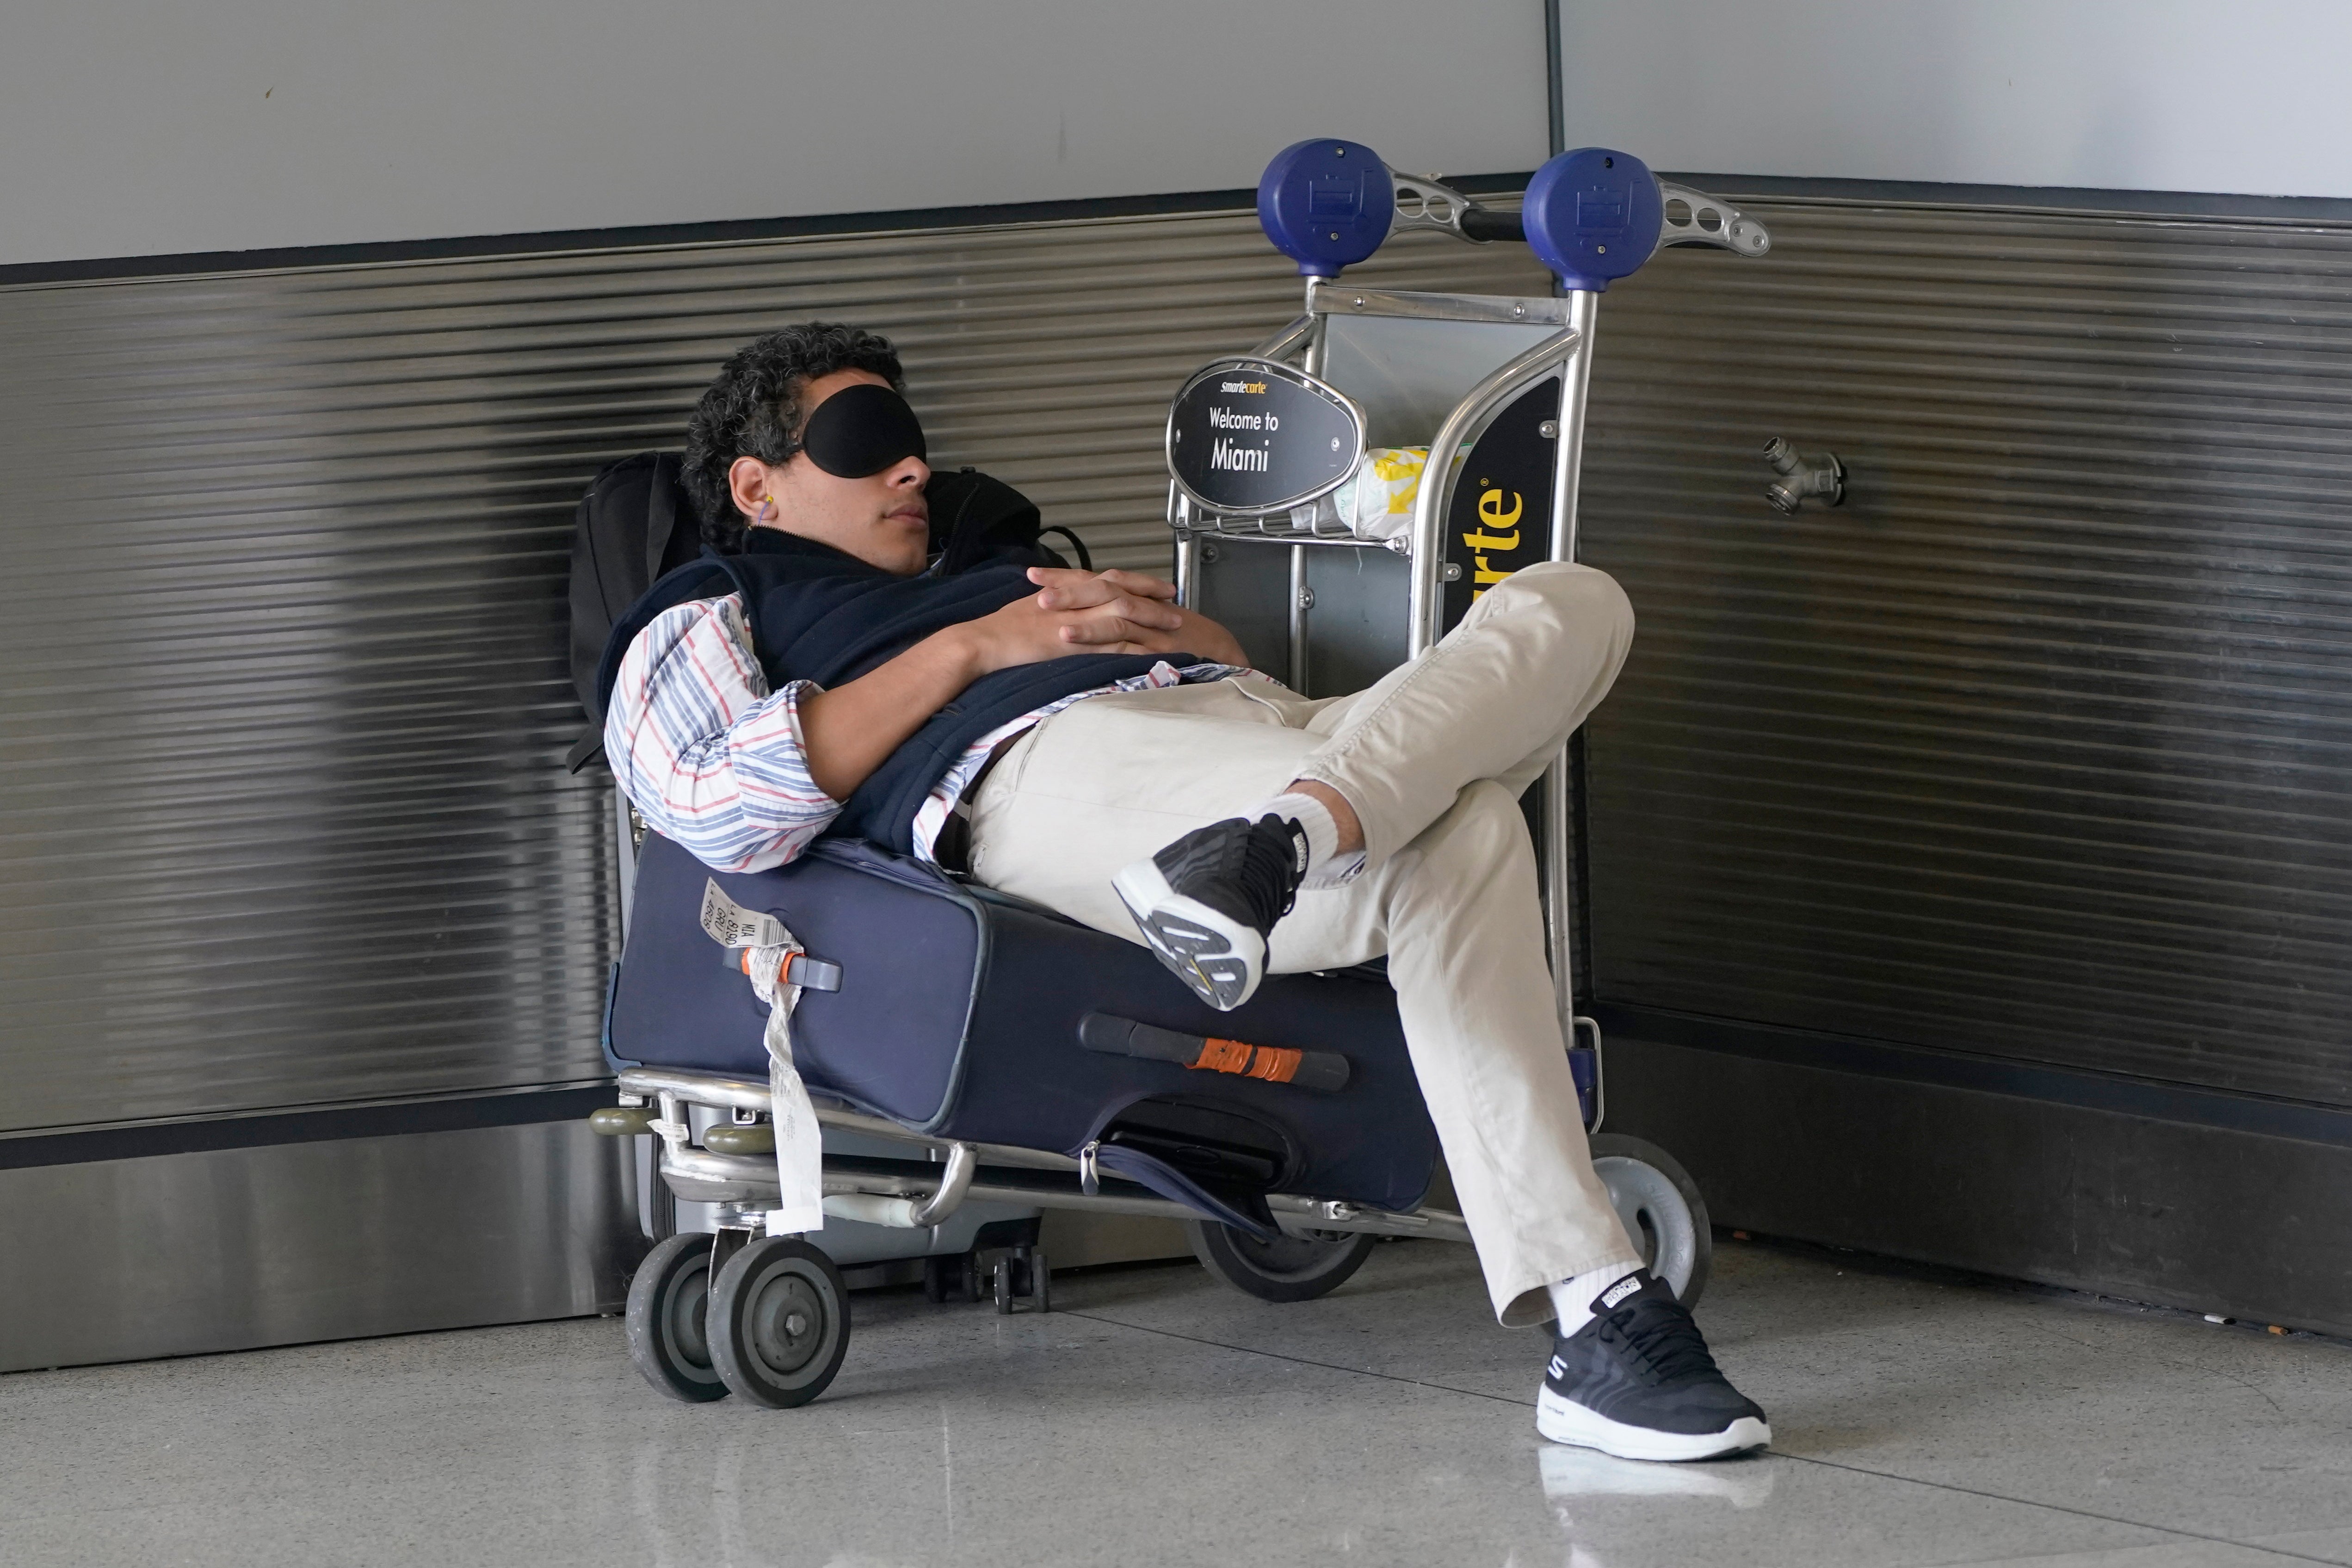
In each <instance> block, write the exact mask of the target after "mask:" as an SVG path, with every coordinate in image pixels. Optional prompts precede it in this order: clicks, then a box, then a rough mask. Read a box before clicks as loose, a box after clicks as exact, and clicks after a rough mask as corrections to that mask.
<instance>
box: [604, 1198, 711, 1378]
mask: <svg viewBox="0 0 2352 1568" xmlns="http://www.w3.org/2000/svg"><path fill="white" fill-rule="evenodd" d="M709 1299H710V1237H709V1236H708V1235H705V1234H702V1233H699V1232H694V1231H688V1232H686V1233H684V1234H682V1235H678V1236H673V1237H669V1238H668V1239H667V1240H665V1241H663V1242H662V1243H661V1244H660V1245H659V1246H657V1247H655V1248H654V1249H653V1250H652V1251H651V1252H648V1253H646V1260H645V1261H644V1262H643V1263H640V1264H638V1265H637V1272H636V1277H635V1279H631V1280H630V1281H629V1315H628V1318H627V1323H628V1335H629V1359H630V1360H631V1361H633V1362H635V1363H636V1366H637V1370H638V1371H639V1372H641V1373H645V1377H646V1382H647V1383H650V1384H653V1385H654V1386H655V1387H656V1388H658V1389H660V1390H661V1391H662V1392H663V1393H664V1394H668V1395H669V1396H670V1397H671V1398H672V1399H683V1400H685V1401H687V1402H688V1404H691V1405H701V1404H705V1403H707V1402H709V1401H710V1400H713V1399H724V1398H726V1397H727V1385H726V1384H724V1383H721V1382H720V1381H719V1373H718V1371H717V1369H716V1368H714V1367H712V1365H711V1364H710V1342H709V1338H708V1337H707V1336H706V1335H705V1334H704V1332H703V1314H704V1308H705V1306H706V1304H707V1303H708V1302H709Z"/></svg>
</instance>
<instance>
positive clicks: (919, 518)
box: [882, 506, 931, 528]
mask: <svg viewBox="0 0 2352 1568" xmlns="http://www.w3.org/2000/svg"><path fill="white" fill-rule="evenodd" d="M882 520H883V521H885V522H896V523H901V524H903V525H905V526H906V527H908V528H929V527H930V525H931V509H930V508H929V507H923V506H902V507H898V508H896V509H894V510H889V511H886V512H884V513H883V514H882Z"/></svg>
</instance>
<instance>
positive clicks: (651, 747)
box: [604, 594, 1242, 871]
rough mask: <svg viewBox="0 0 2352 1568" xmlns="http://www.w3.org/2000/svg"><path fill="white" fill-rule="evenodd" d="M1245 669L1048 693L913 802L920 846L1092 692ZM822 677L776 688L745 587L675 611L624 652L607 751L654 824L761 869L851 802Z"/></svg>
mask: <svg viewBox="0 0 2352 1568" xmlns="http://www.w3.org/2000/svg"><path fill="white" fill-rule="evenodd" d="M1241 673H1242V671H1241V670H1240V669H1239V668H1237V667H1235V666H1234V665H1229V664H1196V665H1192V666H1190V667H1188V668H1185V669H1182V670H1179V669H1177V668H1175V667H1174V666H1172V665H1169V664H1166V663H1161V664H1158V665H1155V666H1153V667H1152V668H1150V669H1149V670H1147V671H1146V672H1145V673H1143V674H1141V675H1139V676H1135V677H1133V678H1131V679H1127V680H1121V681H1116V682H1113V683H1112V684H1109V685H1107V686H1098V687H1097V688H1095V689H1093V690H1091V691H1080V692H1076V693H1074V694H1073V695H1071V696H1068V697H1065V698H1061V699H1060V700H1056V701H1054V702H1049V703H1047V704H1046V705H1045V707H1043V708H1039V709H1037V710H1034V711H1033V712H1029V713H1024V714H1023V715H1021V717H1019V718H1017V719H1014V720H1013V721H1010V722H1008V723H1005V724H1003V725H1000V726H998V727H997V728H996V729H995V730H993V731H990V732H989V733H987V734H985V735H982V737H981V738H980V739H979V740H977V741H974V742H972V743H971V747H970V748H969V749H967V750H966V751H965V752H964V753H963V755H962V756H961V757H960V758H958V759H957V761H956V763H955V765H954V766H953V767H951V768H950V769H949V770H948V771H947V773H946V774H945V776H943V777H942V778H941V779H940V782H939V783H938V784H936V785H934V786H933V787H932V789H931V792H930V795H929V798H928V799H927V800H925V801H924V803H923V805H922V807H921V809H920V810H919V811H918V812H917V813H916V814H915V833H914V838H915V853H916V854H917V855H919V856H920V857H921V858H924V859H926V860H929V859H932V858H934V847H935V846H936V845H937V844H938V842H939V837H940V828H941V827H943V826H946V824H947V819H948V816H949V815H950V813H952V812H953V811H954V810H955V807H956V803H957V802H958V801H960V800H961V799H962V798H963V792H964V791H965V790H966V789H967V788H969V787H970V786H971V781H972V779H973V778H974V777H975V776H977V775H978V773H980V770H981V769H982V767H983V766H985V765H986V764H987V762H988V758H989V754H990V753H991V752H993V751H995V750H996V748H997V747H999V746H1001V745H1003V743H1004V742H1006V741H1008V740H1011V739H1012V738H1013V736H1015V735H1018V734H1020V733H1021V732H1022V731H1024V730H1026V729H1028V728H1029V727H1030V726H1031V725H1033V724H1036V723H1038V722H1040V721H1043V720H1045V719H1049V718H1051V717H1052V716H1053V715H1055V714H1056V713H1058V712H1060V711H1061V710H1063V709H1065V708H1067V707H1068V706H1069V705H1070V704H1071V703H1073V702H1081V701H1084V700H1086V699H1087V698H1089V697H1100V696H1103V695H1104V694H1106V693H1108V692H1113V691H1141V690H1145V689H1150V688H1152V687H1157V686H1175V685H1178V684H1181V683H1183V682H1188V681H1197V680H1222V679H1225V678H1226V677H1227V676H1231V675H1238V674H1241ZM817 689H818V688H817V686H816V685H815V684H814V682H812V681H806V680H794V681H788V682H786V683H785V685H784V687H783V689H782V690H778V691H770V690H769V689H768V679H767V676H766V675H765V673H764V672H762V671H761V668H760V661H759V659H758V658H756V657H754V655H753V654H752V651H751V629H750V627H749V626H746V625H745V623H744V619H743V600H742V597H741V595H736V594H730V595H726V596H725V597H723V598H718V599H703V600H698V601H697V602H695V603H693V604H689V605H678V606H677V608H675V609H672V610H666V611H664V612H663V613H662V614H661V615H660V616H656V618H655V619H654V621H653V622H652V624H651V625H649V626H646V629H645V630H644V631H642V632H640V633H638V634H637V637H636V640H635V642H633V643H631V644H630V645H629V651H628V652H627V653H626V654H625V655H624V656H623V658H622V659H621V668H620V674H619V678H618V679H616V680H615V681H614V685H613V700H612V706H611V709H610V710H609V711H608V712H607V713H606V715H605V718H604V756H605V759H606V761H607V762H609V763H611V765H612V769H613V776H614V778H615V779H617V780H618V781H619V782H620V785H621V788H622V789H623V790H624V791H625V792H626V794H627V795H628V797H629V799H630V801H631V802H632V803H633V804H635V806H636V808H637V814H638V815H639V816H643V817H644V818H645V819H646V826H649V827H651V828H652V829H653V830H654V831H655V832H656V833H658V834H660V835H661V836H662V837H665V838H667V839H669V840H670V841H672V842H673V843H676V844H677V845H679V846H681V847H684V848H685V849H686V850H687V851H688V853H689V854H691V855H693V857H694V858H696V859H698V860H699V861H701V862H702V863H703V864H704V865H706V866H709V867H711V868H714V869H716V870H720V871H762V870H766V869H767V868H770V867H772V866H782V865H784V864H786V863H787V862H789V861H791V860H792V859H793V858H795V857H797V856H798V855H799V854H800V853H801V851H802V850H803V849H805V848H807V847H808V845H809V841H810V840H811V839H813V838H814V837H817V836H818V835H819V834H821V833H823V832H824V830H825V829H826V828H827V827H828V826H831V825H832V823H833V819H834V818H835V816H838V815H839V814H840V812H841V803H840V802H839V801H837V800H835V799H834V798H833V797H832V796H831V795H827V794H825V793H824V791H823V790H822V789H819V788H818V787H817V784H816V780H815V778H814V777H813V776H812V775H811V774H810V773H809V763H808V748H807V744H806V742H804V741H803V738H802V735H801V719H800V705H801V701H802V700H803V698H805V697H808V696H810V695H813V694H814V692H816V691H817Z"/></svg>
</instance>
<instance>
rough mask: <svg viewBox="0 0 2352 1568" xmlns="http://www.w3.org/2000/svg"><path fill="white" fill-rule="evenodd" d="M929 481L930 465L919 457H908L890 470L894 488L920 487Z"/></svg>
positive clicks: (891, 482) (891, 483)
mask: <svg viewBox="0 0 2352 1568" xmlns="http://www.w3.org/2000/svg"><path fill="white" fill-rule="evenodd" d="M930 482H931V466H930V465H929V463H926V462H925V461H923V459H922V458H907V459H906V460H905V461H904V462H902V463H900V464H899V465H898V467H897V468H893V469H891V470H890V485H891V488H892V489H917V490H919V489H922V488H923V487H924V486H925V485H928V484H929V483H930Z"/></svg>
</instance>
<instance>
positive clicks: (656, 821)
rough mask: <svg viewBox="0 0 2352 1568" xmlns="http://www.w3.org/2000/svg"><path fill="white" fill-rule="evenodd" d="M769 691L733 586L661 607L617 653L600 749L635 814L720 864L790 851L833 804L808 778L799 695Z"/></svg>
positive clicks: (743, 866) (836, 808) (826, 819)
mask: <svg viewBox="0 0 2352 1568" xmlns="http://www.w3.org/2000/svg"><path fill="white" fill-rule="evenodd" d="M816 689H817V688H816V687H815V686H814V684H813V683H811V682H809V681H805V680H796V681H792V682H788V683H787V684H786V685H785V686H784V688H783V689H782V690H780V691H775V692H770V691H769V689H768V682H767V678H766V676H765V675H764V674H763V673H761V668H760V661H759V660H758V659H757V658H754V657H753V655H752V651H751V634H750V632H749V631H748V630H747V629H746V627H745V626H744V624H743V603H742V600H741V599H740V597H739V596H738V595H732V594H730V595H727V596H726V597H725V598H720V599H705V600H701V601H698V602H697V603H695V604H691V605H678V606H677V608H676V609H673V610H667V611H664V612H663V613H662V614H661V615H660V616H658V617H656V619H655V620H654V622H653V623H652V624H651V625H649V626H646V629H645V630H644V631H642V632H640V633H638V634H637V638H636V640H635V642H633V643H631V644H630V645H629V651H628V652H627V654H626V655H625V656H624V657H623V658H622V660H621V668H620V674H619V678H618V679H616V680H615V681H614V685H613V700H612V707H611V709H610V710H609V711H608V712H607V713H606V715H605V718H604V755H605V758H606V760H607V761H608V762H609V763H611V764H612V769H613V776H614V778H615V779H617V780H619V781H620V785H621V787H622V788H623V789H624V790H625V791H627V792H628V796H629V799H630V800H631V801H632V802H634V803H635V805H636V808H637V812H638V815H640V816H643V817H644V818H645V819H646V826H649V827H651V828H652V829H653V830H654V831H655V832H656V833H658V834H660V835H661V836H662V837H665V838H667V839H669V840H671V841H672V842H674V843H676V844H677V845H679V846H681V847H684V848H685V849H686V850H687V851H688V853H690V854H692V855H693V856H694V858H696V859H698V860H699V861H701V862H702V863H703V864H704V865H706V866H709V867H711V868H714V869H716V870H720V871H761V870H765V869H767V868H769V867H772V866H782V865H783V864H785V863H786V862H787V861H790V860H792V859H793V858H794V857H796V856H798V855H799V854H800V852H801V851H802V850H803V849H804V848H806V847H808V843H809V841H810V840H811V839H813V838H814V837H816V836H817V835H818V834H820V833H823V832H824V830H825V828H826V827H827V826H829V825H830V824H831V823H832V821H833V819H834V817H835V816H837V815H839V814H840V811H841V803H840V802H839V801H836V800H835V799H834V798H833V797H832V796H830V795H826V794H825V793H824V791H823V790H821V789H819V788H818V787H817V786H816V781H815V779H814V778H813V777H811V776H810V773H809V766H808V750H807V747H806V745H805V744H804V743H803V741H802V738H801V721H800V703H801V699H802V698H803V696H804V695H806V694H808V693H811V692H814V691H815V690H816Z"/></svg>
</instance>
